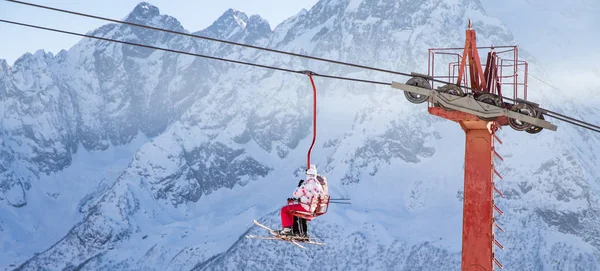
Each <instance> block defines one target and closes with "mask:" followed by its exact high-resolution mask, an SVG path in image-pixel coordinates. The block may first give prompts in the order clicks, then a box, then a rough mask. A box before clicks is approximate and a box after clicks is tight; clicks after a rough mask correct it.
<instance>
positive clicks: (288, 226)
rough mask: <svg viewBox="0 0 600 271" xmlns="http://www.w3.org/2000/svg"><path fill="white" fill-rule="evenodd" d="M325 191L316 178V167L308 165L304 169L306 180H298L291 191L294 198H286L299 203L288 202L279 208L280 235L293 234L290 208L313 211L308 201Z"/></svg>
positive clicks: (292, 219) (292, 217) (292, 216)
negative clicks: (296, 186) (295, 186)
mask: <svg viewBox="0 0 600 271" xmlns="http://www.w3.org/2000/svg"><path fill="white" fill-rule="evenodd" d="M324 193H325V191H324V189H323V186H322V185H321V183H320V182H319V181H318V180H317V169H316V167H315V165H310V168H309V169H308V170H306V181H302V180H301V181H300V183H298V188H296V190H295V191H294V193H293V197H294V198H290V199H288V200H296V199H297V200H298V201H299V202H300V203H296V204H290V205H286V206H283V208H281V226H282V227H283V229H281V230H280V231H279V234H280V235H293V231H292V226H293V224H294V215H293V214H290V211H291V210H294V211H303V212H313V211H314V210H313V209H314V207H313V208H311V206H310V203H311V199H312V198H313V197H319V196H321V195H323V194H324Z"/></svg>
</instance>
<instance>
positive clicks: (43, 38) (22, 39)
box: [0, 0, 317, 65]
mask: <svg viewBox="0 0 600 271" xmlns="http://www.w3.org/2000/svg"><path fill="white" fill-rule="evenodd" d="M22 1H23V2H30V3H36V4H42V5H47V6H52V7H56V8H62V9H68V10H73V11H78V12H82V13H88V14H93V15H99V16H103V17H109V18H113V19H119V20H121V19H124V18H125V16H127V14H129V12H131V11H132V10H133V8H134V7H135V6H136V5H137V4H138V3H139V2H141V0H102V1H99V0H94V1H91V0H85V1H84V0H79V1H76V0H22ZM146 2H149V3H151V4H153V5H155V6H157V7H158V8H159V9H160V12H161V14H167V15H171V16H173V17H175V18H177V19H178V20H179V21H180V22H181V23H182V24H183V27H184V28H185V29H187V30H189V31H197V30H201V29H204V28H206V27H207V26H209V25H210V24H211V23H212V22H214V21H215V20H216V19H217V18H218V17H219V16H221V15H222V14H223V12H225V11H226V10H227V9H229V8H233V9H237V10H240V11H243V12H244V13H246V14H248V16H250V15H253V14H258V15H260V16H261V17H263V18H264V19H266V20H267V21H269V24H271V28H275V26H277V24H279V23H281V22H282V21H283V20H285V19H287V18H289V17H291V16H294V15H296V14H297V13H298V12H300V10H302V9H303V8H305V9H307V10H308V9H310V8H311V7H312V6H313V5H314V4H315V3H317V0H217V1H209V0H199V1H190V0H187V1H182V0H148V1H146ZM0 19H5V20H11V21H18V22H23V23H29V24H36V25H42V26H49V27H55V28H60V29H63V30H70V31H73V32H80V33H86V32H88V31H90V30H93V29H95V28H97V27H99V26H101V25H104V24H107V23H108V22H105V21H100V20H95V19H90V18H86V17H80V16H75V15H69V14H62V13H59V12H53V11H48V10H43V9H40V8H35V7H30V6H25V5H21V4H15V3H11V2H7V1H0ZM80 39H81V38H80V37H76V36H70V35H66V34H60V33H54V32H49V31H44V30H37V29H30V28H26V27H22V26H16V25H7V24H5V23H0V59H6V60H7V61H8V63H9V65H12V64H13V63H14V61H15V60H16V59H17V58H19V57H20V56H22V55H23V54H25V53H26V52H31V53H33V52H35V51H37V50H38V49H42V48H43V49H44V50H45V51H47V52H48V51H49V52H52V53H54V54H56V53H58V52H59V51H60V50H61V49H68V48H70V47H71V46H72V45H74V44H75V43H76V42H77V41H79V40H80Z"/></svg>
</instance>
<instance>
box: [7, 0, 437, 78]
mask: <svg viewBox="0 0 600 271" xmlns="http://www.w3.org/2000/svg"><path fill="white" fill-rule="evenodd" d="M6 1H8V2H13V3H16V4H22V5H28V6H32V7H37V8H43V9H48V10H53V11H58V12H64V13H69V14H73V15H78V16H84V17H88V18H94V19H99V20H103V21H109V22H114V23H120V24H126V25H131V26H137V27H142V28H146V29H152V30H157V31H162V32H167V33H171V34H177V35H183V36H187V37H193V38H199V39H205V40H210V41H216V42H222V43H226V44H231V45H237V46H243V47H248V48H252V49H257V50H264V51H268V52H272V53H279V54H284V55H290V56H296V57H303V58H308V59H312V60H318V61H324V62H329V63H334V64H340V65H346V66H350V67H355V68H362V69H368V70H373V71H379V72H386V73H392V74H397V75H404V76H409V77H412V75H411V74H409V73H403V72H397V71H392V70H386V69H380V68H375V67H369V66H363V65H358V64H352V63H348V62H342V61H337V60H331V59H326V58H320V57H314V56H308V55H303V54H297V53H292V52H286V51H280V50H275V49H269V48H265V47H260V46H254V45H249V44H243V43H237V42H232V41H227V40H221V39H216V38H210V37H205V36H200V35H194V34H188V33H184V32H179V31H174V30H169V29H164V28H158V27H153V26H147V25H142V24H136V23H131V22H126V21H120V20H115V19H110V18H105V17H100V16H96V15H90V14H85V13H80V12H75V11H70V10H65V9H59V8H53V7H49V6H44V5H38V4H33V3H27V2H22V1H16V0H6ZM441 82H443V81H441Z"/></svg>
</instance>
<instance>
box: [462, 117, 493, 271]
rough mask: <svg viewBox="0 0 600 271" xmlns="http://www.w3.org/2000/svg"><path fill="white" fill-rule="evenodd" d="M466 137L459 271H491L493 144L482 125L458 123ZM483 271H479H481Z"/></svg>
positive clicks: (472, 122) (469, 122)
mask: <svg viewBox="0 0 600 271" xmlns="http://www.w3.org/2000/svg"><path fill="white" fill-rule="evenodd" d="M460 124H461V127H462V128H463V130H464V131H465V134H466V146H465V180H464V190H465V191H464V199H463V240H462V270H465V271H466V270H473V271H474V270H486V271H491V270H493V262H494V260H493V247H492V246H493V244H492V242H493V235H492V230H493V228H492V227H493V226H492V225H493V223H494V221H493V183H492V181H493V180H492V166H493V163H494V159H493V154H492V151H491V150H492V147H493V146H494V141H493V140H492V135H491V134H490V132H489V131H488V129H487V127H486V124H487V122H484V121H461V122H460ZM482 268H483V269H482Z"/></svg>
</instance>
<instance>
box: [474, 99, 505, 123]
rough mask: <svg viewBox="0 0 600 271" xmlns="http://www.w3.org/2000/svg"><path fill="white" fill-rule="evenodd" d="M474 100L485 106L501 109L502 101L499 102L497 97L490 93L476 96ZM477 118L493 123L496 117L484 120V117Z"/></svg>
mask: <svg viewBox="0 0 600 271" xmlns="http://www.w3.org/2000/svg"><path fill="white" fill-rule="evenodd" d="M476 100H477V101H479V102H482V103H485V104H489V105H493V106H497V107H502V100H500V98H498V96H496V95H494V94H491V93H483V94H481V95H479V96H477V98H476ZM477 117H478V118H479V119H480V120H485V121H493V120H496V119H497V118H498V117H491V118H486V117H480V116H477Z"/></svg>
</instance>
